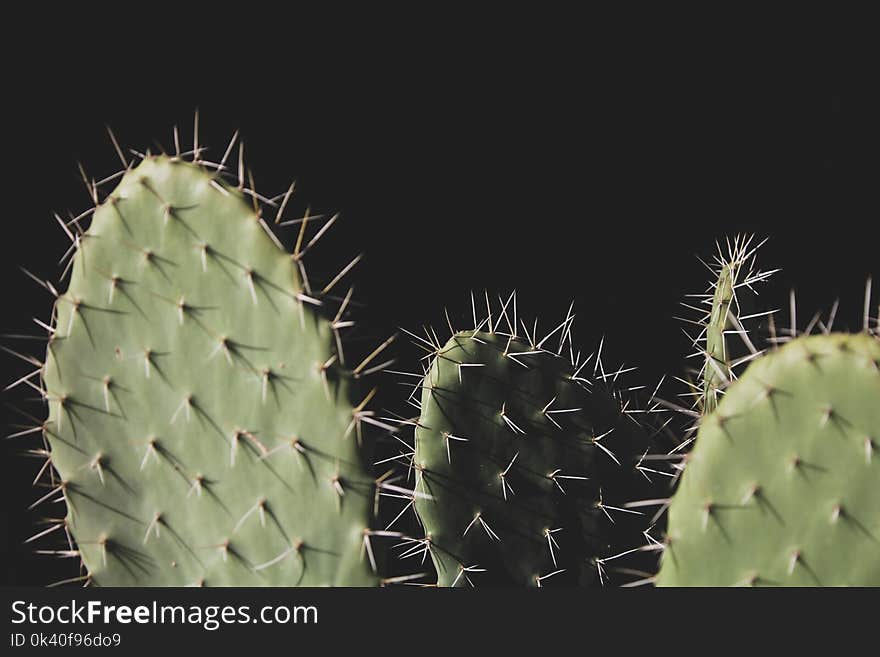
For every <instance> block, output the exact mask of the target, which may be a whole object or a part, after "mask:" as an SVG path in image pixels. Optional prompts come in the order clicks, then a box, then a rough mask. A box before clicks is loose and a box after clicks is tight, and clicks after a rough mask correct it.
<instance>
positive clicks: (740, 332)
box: [684, 236, 775, 415]
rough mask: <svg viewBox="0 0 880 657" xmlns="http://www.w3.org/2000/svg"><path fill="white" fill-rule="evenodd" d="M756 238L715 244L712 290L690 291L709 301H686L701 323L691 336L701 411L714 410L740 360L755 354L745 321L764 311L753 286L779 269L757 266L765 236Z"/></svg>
mask: <svg viewBox="0 0 880 657" xmlns="http://www.w3.org/2000/svg"><path fill="white" fill-rule="evenodd" d="M753 241H754V236H745V237H744V236H737V237H735V238H734V240H733V242H731V241H730V240H727V241H726V242H725V244H726V250H724V249H722V247H721V245H720V244H719V245H717V253H716V255H715V258H714V260H713V263H712V265H713V266H712V267H710V269H712V272H713V279H712V281H711V283H710V285H709V290H708V292H707V293H705V294H700V295H692V296H696V297H698V298H699V299H700V300H701V301H702V302H703V304H704V305H706V306H708V307H707V308H697V307H694V306H691V305H689V304H684V305H685V306H686V307H688V308H691V309H693V310H695V311H698V313H699V316H698V318H697V320H696V321H694V320H685V321H687V322H688V323H689V324H696V325H697V326H699V327H700V329H701V331H700V333H699V334H698V335H697V336H696V338H695V339H694V340H693V342H694V346H695V347H697V353H696V354H694V355H695V356H699V357H700V358H701V359H702V366H701V368H700V370H699V373H698V378H699V382H700V383H699V386H697V388H696V390H695V392H696V393H697V394H696V395H695V398H696V406H697V407H698V409H699V411H700V413H701V414H702V415H707V414H709V413H711V412H712V411H713V410H715V408H716V407H717V406H718V401H719V398H720V397H721V395H722V394H723V392H724V389H725V388H726V387H727V386H728V385H730V383H731V381H734V380H735V379H736V377H737V374H738V373H739V371H740V369H741V368H742V366H744V365H745V364H747V363H748V362H749V361H750V360H751V359H752V358H753V357H754V356H755V355H757V349H756V348H755V346H754V344H753V342H752V339H751V338H750V337H749V331H748V329H747V326H746V324H748V323H749V322H748V320H749V319H750V318H753V317H754V318H760V317H764V316H765V314H764V313H760V312H755V311H754V309H753V307H754V305H755V287H756V285H757V284H759V283H762V282H764V281H766V280H767V279H768V278H769V277H770V276H771V275H772V274H774V273H775V270H774V271H767V272H764V271H760V270H758V269H756V268H755V262H756V254H757V252H758V250H759V249H760V248H761V246H763V245H764V243H765V242H766V241H767V240H766V239H765V240H763V241H762V242H759V243H758V244H757V245H754V244H753ZM707 266H709V265H707Z"/></svg>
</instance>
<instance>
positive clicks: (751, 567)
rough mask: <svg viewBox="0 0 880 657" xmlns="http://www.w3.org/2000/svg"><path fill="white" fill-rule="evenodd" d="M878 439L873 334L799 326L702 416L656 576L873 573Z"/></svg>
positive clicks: (862, 581) (795, 580)
mask: <svg viewBox="0 0 880 657" xmlns="http://www.w3.org/2000/svg"><path fill="white" fill-rule="evenodd" d="M866 303H867V302H866ZM866 308H867V306H866ZM866 318H867V313H866ZM866 324H867V319H866ZM878 449H880V341H878V339H877V338H875V337H873V336H872V335H870V334H869V333H868V332H865V333H862V334H858V335H849V334H830V335H816V336H803V337H799V338H797V339H795V340H793V341H791V342H789V343H788V344H786V345H785V346H783V347H782V348H780V349H779V350H778V351H775V352H773V353H771V354H769V355H766V356H763V357H762V358H760V359H758V360H756V361H755V362H754V363H753V364H751V365H750V366H749V367H748V369H747V370H746V372H745V374H744V375H743V376H742V377H741V378H740V379H739V380H738V381H737V382H735V383H734V384H733V385H732V386H730V388H729V389H728V390H727V392H726V394H725V396H724V398H723V400H722V401H721V403H720V404H719V406H718V408H717V409H716V410H715V412H714V413H713V414H712V415H710V416H709V417H708V418H707V419H705V420H704V422H703V425H702V427H701V429H700V433H699V438H698V439H697V443H696V447H695V448H694V450H693V451H692V452H691V454H690V455H689V458H688V465H687V468H686V470H685V472H684V475H683V477H682V480H681V483H680V487H679V489H678V491H677V492H676V494H675V496H674V498H673V500H672V504H671V506H670V509H669V531H668V542H667V546H666V550H665V552H664V555H663V561H662V567H661V570H660V573H659V576H658V578H657V583H658V584H659V585H665V586H694V585H696V586H733V585H782V586H820V585H821V586H840V585H861V586H877V585H880V454H878Z"/></svg>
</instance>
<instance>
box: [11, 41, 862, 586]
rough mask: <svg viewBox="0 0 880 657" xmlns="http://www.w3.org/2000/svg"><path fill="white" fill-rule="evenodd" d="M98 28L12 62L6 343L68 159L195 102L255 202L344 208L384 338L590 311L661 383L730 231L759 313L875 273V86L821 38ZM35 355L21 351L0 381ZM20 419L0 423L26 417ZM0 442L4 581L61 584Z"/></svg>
mask: <svg viewBox="0 0 880 657" xmlns="http://www.w3.org/2000/svg"><path fill="white" fill-rule="evenodd" d="M235 27H236V26H230V29H234V28H235ZM303 31H307V30H299V32H303ZM505 34H506V33H505ZM89 36H90V35H88V34H79V33H77V34H72V35H70V36H68V37H67V39H66V40H65V41H64V42H63V44H60V45H51V44H50V43H49V41H51V40H47V42H46V43H42V44H40V46H39V47H40V49H41V58H40V59H34V60H31V61H29V63H28V67H27V68H21V67H20V66H18V65H17V63H18V62H19V60H20V58H21V56H22V54H23V53H22V52H20V51H17V50H15V51H14V50H12V49H11V48H9V49H8V51H7V52H6V53H5V59H6V61H7V64H8V68H7V71H6V75H7V79H6V81H5V84H6V85H7V91H8V92H9V93H7V95H6V99H5V101H4V108H3V111H4V113H5V114H6V117H5V119H4V131H3V134H4V136H3V151H4V160H5V169H6V170H5V172H4V176H3V181H4V187H5V194H4V210H5V212H4V216H3V219H2V222H3V231H2V240H0V248H2V257H0V280H2V281H3V285H2V308H3V312H2V314H0V324H2V326H0V331H2V332H21V331H28V332H32V329H33V328H34V327H33V325H32V324H31V320H30V318H31V317H32V316H36V317H40V318H42V319H46V318H47V316H48V313H49V310H50V305H51V298H50V297H49V296H48V295H47V294H45V293H43V292H42V291H41V290H40V289H39V288H37V287H36V286H35V285H33V284H31V283H30V282H29V281H28V280H27V279H26V278H25V277H24V275H22V274H21V273H20V272H19V270H18V266H19V265H20V264H21V265H26V266H27V267H28V268H29V269H31V270H33V271H34V272H36V273H39V274H40V275H42V276H52V275H54V274H55V273H57V271H58V269H57V267H56V264H55V263H56V262H57V260H58V258H59V257H60V255H61V253H62V252H63V251H64V249H65V248H66V244H65V241H66V240H65V237H64V235H63V234H62V233H61V231H60V230H59V229H58V228H57V226H56V225H55V224H54V223H53V222H52V221H51V212H52V211H53V210H59V211H66V210H68V209H70V210H73V211H78V210H80V209H84V208H85V207H87V206H88V197H87V195H86V192H85V189H84V187H83V186H82V184H81V183H80V181H79V177H78V173H77V169H76V162H77V161H78V160H79V161H82V162H83V164H84V165H85V166H86V168H87V169H88V170H89V171H90V172H93V175H95V176H98V177H100V176H101V175H106V174H107V173H111V172H112V171H113V170H114V167H115V166H116V163H117V161H116V157H115V155H114V153H113V150H112V147H111V145H110V142H109V140H108V139H107V137H106V134H105V132H104V124H105V123H108V124H110V125H112V126H113V128H114V130H115V131H116V133H117V135H118V136H119V138H120V140H121V141H123V142H124V143H125V144H127V145H129V146H131V147H134V148H138V149H143V148H146V147H149V146H150V145H151V143H152V142H151V140H152V138H158V139H160V140H161V141H162V142H163V143H164V144H166V146H168V145H169V144H170V136H171V127H172V125H173V124H175V123H178V124H180V125H181V131H182V135H183V136H184V139H185V140H187V141H188V140H189V139H191V134H192V127H191V123H192V116H193V111H194V109H195V108H196V107H198V108H199V109H200V111H201V117H202V141H203V142H206V143H208V144H210V145H211V146H212V147H213V148H214V150H213V151H212V152H213V153H214V155H215V156H216V157H219V154H218V151H221V152H222V149H223V148H224V147H225V144H226V142H227V140H228V138H229V136H230V134H231V133H232V131H233V130H235V129H240V130H241V132H242V134H243V137H244V139H245V141H246V143H247V153H248V159H249V163H250V165H251V166H252V167H253V170H254V173H255V175H256V182H257V188H258V189H259V190H261V191H263V192H265V193H276V192H280V191H283V190H284V189H285V188H286V186H287V184H288V182H289V180H290V179H291V178H294V177H295V178H296V179H297V181H298V189H299V196H298V198H299V199H303V200H307V201H308V203H309V204H310V205H311V206H312V209H313V210H314V211H326V210H339V211H341V212H342V213H343V219H344V221H343V222H341V223H340V224H339V225H338V227H337V228H336V229H334V232H335V235H334V237H333V238H331V239H330V240H329V241H328V243H327V245H325V246H324V247H322V252H321V254H320V255H319V260H320V259H321V258H326V259H327V260H325V262H330V261H333V262H338V263H339V264H341V263H342V259H343V258H344V257H346V256H348V257H350V256H351V255H353V254H355V253H357V252H359V251H364V252H366V258H365V259H364V261H363V263H362V264H361V265H360V267H359V272H358V274H357V277H356V279H355V280H356V281H357V291H358V294H359V298H360V300H361V301H363V302H364V303H365V304H366V305H365V306H364V308H363V309H362V310H361V311H360V312H359V315H360V317H361V318H362V320H363V322H364V324H365V326H368V327H369V331H370V332H372V333H373V334H375V335H376V336H381V335H384V334H386V333H387V332H389V331H392V330H393V329H394V328H395V327H397V326H404V327H417V326H419V325H420V324H421V323H423V322H426V321H431V322H433V323H435V325H436V324H442V321H443V320H442V306H443V305H447V306H449V307H450V309H451V311H453V313H457V312H460V311H465V310H466V309H467V308H468V304H467V292H468V291H469V290H471V289H479V290H481V289H483V288H484V287H486V288H489V289H490V290H496V291H498V292H505V293H506V292H507V291H508V290H510V289H513V288H516V289H518V290H519V291H520V294H521V297H520V310H521V312H533V313H535V314H539V315H540V316H541V317H542V318H547V319H546V320H545V322H544V325H545V326H546V325H547V322H549V321H551V320H552V319H554V318H556V317H557V316H559V315H561V314H562V313H564V311H565V308H567V306H568V302H569V301H570V300H571V299H572V298H573V299H575V301H576V308H577V311H578V327H577V331H576V336H577V339H578V340H579V341H580V342H582V343H585V344H586V343H589V342H591V341H595V340H597V339H598V338H599V337H600V336H601V335H603V334H605V335H607V336H608V341H607V343H606V344H607V350H608V351H607V352H606V353H607V354H608V355H609V358H611V360H613V361H626V362H627V363H633V364H638V365H639V366H640V367H641V368H642V370H641V374H640V376H643V377H644V378H645V379H646V380H647V379H650V380H652V381H654V380H656V378H657V377H659V376H660V375H661V374H662V373H664V372H669V373H672V374H679V373H681V371H682V368H683V356H684V354H686V353H687V352H688V347H689V345H688V342H687V340H686V338H685V337H684V336H683V335H682V333H681V325H680V323H678V322H676V321H675V320H674V319H673V315H675V314H678V309H677V304H678V302H679V301H680V300H681V299H682V297H683V295H684V294H685V293H687V292H695V291H700V290H701V289H702V288H703V287H705V284H706V281H707V279H706V272H705V271H704V270H703V268H702V265H700V264H699V263H698V262H697V260H696V259H695V257H694V256H695V255H697V254H702V255H709V254H710V252H711V250H712V246H713V242H714V240H716V239H719V238H723V237H724V236H726V235H732V234H735V233H737V232H739V231H753V232H757V233H758V234H759V235H760V236H769V237H770V238H771V239H770V241H769V243H768V244H767V246H766V247H765V249H764V253H763V262H764V264H765V266H766V267H768V268H769V267H777V266H778V267H783V268H784V271H783V272H782V273H781V274H780V275H778V276H777V277H776V280H775V282H774V283H773V285H771V286H770V287H769V288H768V289H767V291H766V292H765V293H764V295H765V298H766V299H767V302H766V303H767V304H768V305H779V304H783V303H785V302H786V301H787V297H786V294H787V290H788V289H789V288H790V287H796V288H797V290H798V296H799V299H800V304H801V307H802V308H804V312H807V311H810V312H811V311H812V310H813V309H817V308H819V307H827V306H828V305H830V303H831V302H832V301H833V300H834V299H835V298H836V297H838V296H840V297H841V298H842V301H843V306H842V308H843V311H842V315H843V316H844V318H845V319H846V320H847V321H848V322H849V323H850V324H852V323H853V322H857V321H858V319H859V317H860V316H861V298H862V297H861V295H862V291H863V288H864V281H865V278H866V277H867V276H868V275H869V274H871V273H873V274H874V276H875V279H876V278H880V276H878V275H880V266H878V258H877V243H878V240H877V237H878V221H877V217H878V213H877V210H878V207H877V206H878V203H877V187H876V180H877V153H878V145H880V144H878V122H877V117H878V115H880V114H878V109H880V107H878V102H877V97H876V94H875V93H874V92H873V91H872V90H871V87H875V86H876V84H875V81H876V76H875V75H873V74H872V73H873V72H872V71H871V70H870V67H869V66H868V65H867V64H858V63H854V62H852V61H850V62H845V63H842V62H839V61H837V60H836V59H832V58H829V57H828V56H827V53H825V51H824V50H821V49H820V48H818V47H816V48H815V49H811V48H809V47H808V48H807V49H806V50H800V49H790V48H787V47H785V46H780V47H779V48H777V49H771V50H770V51H768V52H766V53H765V52H763V51H762V52H761V54H760V55H758V54H756V53H754V52H753V50H752V48H751V45H749V44H746V43H744V42H741V41H739V40H734V41H731V42H730V43H726V44H724V46H722V47H719V48H717V49H714V48H706V46H707V45H709V44H707V43H703V44H701V45H700V46H699V47H697V46H695V47H692V48H691V47H687V46H683V45H682V44H680V43H677V42H676V43H673V42H672V41H668V42H667V41H664V40H662V39H659V40H657V41H656V42H642V41H640V40H639V39H633V40H632V41H624V42H614V43H612V44H607V47H606V45H605V44H603V45H602V46H601V47H599V46H597V45H596V44H595V43H594V42H592V41H587V39H586V37H579V36H575V35H568V34H566V35H557V34H555V33H553V32H549V33H547V34H541V35H538V36H537V37H536V38H526V37H524V36H523V35H522V34H520V35H519V36H517V37H516V38H507V37H506V36H503V35H502V34H501V32H493V31H492V30H489V31H488V32H487V33H475V34H464V33H462V34H458V33H444V34H442V35H434V36H431V37H427V36H424V35H410V36H401V35H399V34H394V35H384V36H381V37H379V36H376V37H375V38H364V39H363V40H362V41H357V42H355V43H351V42H347V41H346V40H345V39H342V38H340V39H335V38H329V37H328V39H327V40H326V41H320V42H315V43H313V42H311V41H309V42H303V41H302V40H301V38H300V37H301V35H293V36H291V37H289V38H288V40H285V41H283V42H281V43H280V44H279V43H275V44H274V45H275V46H276V48H275V49H273V51H272V58H271V59H270V58H269V57H261V52H260V49H261V48H262V47H263V45H265V44H264V43H263V44H261V43H260V42H254V43H250V42H249V43H247V44H242V43H236V44H233V45H231V46H229V47H228V48H227V47H225V46H224V47H223V48H220V47H218V48H217V49H216V50H214V49H212V46H211V45H210V43H209V42H208V41H205V42H204V44H202V43H201V42H200V41H199V39H198V36H197V34H195V33H194V34H193V35H190V37H188V39H189V41H188V42H187V38H183V36H181V35H176V36H175V39H176V40H177V41H176V43H177V45H176V46H172V45H171V44H172V43H173V42H172V41H170V40H169V39H168V38H166V37H163V33H162V32H161V31H158V32H157V33H156V34H155V35H153V36H152V37H151V38H150V39H148V40H145V41H142V42H138V41H134V42H131V43H128V44H127V45H122V44H121V43H117V42H116V41H114V40H112V39H110V40H107V42H106V43H105V42H103V40H92V43H91V45H88V44H87V43H86V42H88V41H89V38H88V37H89ZM105 36H106V35H105ZM267 38H268V37H267ZM181 41H183V42H184V44H183V45H181V43H180V42H181ZM708 41H709V42H711V41H712V39H708ZM820 41H821V40H820ZM52 43H54V42H52ZM84 44H85V45H84ZM81 46H82V47H81ZM187 50H190V51H192V50H195V51H196V53H197V55H196V56H182V55H181V52H185V51H187ZM820 50H821V52H820ZM746 53H748V54H746ZM42 55H45V58H43V57H42ZM300 203H301V206H300V207H301V208H302V207H304V201H300ZM877 282H878V285H880V280H878V281H877ZM406 357H407V356H406V355H404V358H406ZM19 365H20V364H19V363H16V362H15V361H14V360H12V359H9V358H5V357H4V359H3V360H2V373H3V379H4V380H12V379H14V378H17V376H20V375H21V374H22V373H24V371H25V370H24V369H23V368H22V367H20V366H19ZM16 400H17V399H16V396H15V395H12V394H9V393H4V402H7V403H14V402H16ZM3 412H4V427H8V426H9V425H10V423H12V422H15V421H17V420H15V418H14V416H13V415H11V411H9V410H8V409H7V408H6V407H5V406H4V410H3ZM7 432H8V431H7ZM2 447H3V450H4V451H3V457H2V461H3V476H2V485H3V487H4V490H3V495H2V498H0V499H2V502H0V506H2V512H0V513H2V515H0V523H2V532H0V536H2V545H0V551H4V552H7V553H8V554H0V564H2V570H3V572H2V576H0V578H2V581H5V582H14V583H20V584H29V583H45V582H47V581H51V580H52V579H57V578H58V577H56V575H57V574H59V573H66V572H68V571H67V570H66V569H64V568H63V567H62V566H60V565H59V564H57V563H53V562H52V561H51V560H48V559H47V558H45V557H35V556H33V555H32V554H31V553H30V551H29V550H28V549H27V548H26V547H22V546H21V541H22V540H23V539H24V538H25V537H26V536H27V535H28V532H29V531H31V528H32V527H33V521H34V520H35V517H36V516H34V515H33V514H31V513H27V512H26V511H25V508H26V506H27V505H28V504H29V503H30V501H32V500H33V499H35V498H36V497H37V494H36V493H35V492H34V491H33V490H32V489H31V488H30V486H29V482H30V479H31V478H32V477H33V474H34V472H35V469H36V464H37V462H36V461H32V460H28V459H23V458H20V457H18V456H16V455H15V454H14V452H13V448H14V447H16V445H14V444H13V443H12V442H10V441H5V442H3V443H2Z"/></svg>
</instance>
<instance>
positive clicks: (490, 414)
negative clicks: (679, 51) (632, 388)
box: [403, 295, 652, 586]
mask: <svg viewBox="0 0 880 657" xmlns="http://www.w3.org/2000/svg"><path fill="white" fill-rule="evenodd" d="M499 301H501V299H499ZM486 306H487V311H488V315H487V317H486V318H485V319H484V320H483V321H481V322H478V321H477V317H476V310H475V309H474V313H473V314H474V317H473V320H474V328H471V329H468V330H459V331H455V330H453V329H452V326H451V324H450V332H451V333H452V337H451V338H449V340H448V341H447V342H446V344H445V345H443V344H441V343H440V341H439V339H438V338H437V337H436V333H434V332H433V331H432V332H430V333H427V332H426V335H428V336H429V337H428V339H427V340H425V339H423V338H417V339H418V340H420V344H421V345H422V346H423V347H424V348H425V349H426V350H427V351H429V354H430V356H431V362H430V366H429V368H428V371H427V373H426V374H425V375H424V378H423V380H422V381H420V382H419V384H418V386H417V387H416V391H415V392H416V393H419V392H420V402H416V403H417V404H418V405H419V406H420V409H421V414H420V417H419V419H418V422H417V425H416V428H415V448H414V454H413V455H412V459H413V470H414V472H415V481H416V485H415V489H416V491H417V492H419V493H421V495H420V496H417V497H415V498H414V500H413V501H414V505H415V508H416V511H417V514H418V517H419V519H420V520H421V522H422V524H423V527H424V535H423V537H422V538H420V539H418V540H417V539H411V540H410V541H408V543H407V546H408V549H407V550H406V551H405V552H404V554H403V556H404V557H421V559H422V560H423V561H424V560H425V558H426V556H427V555H428V554H430V556H431V558H432V560H433V564H434V567H435V569H436V571H437V583H438V585H440V586H465V585H468V584H471V585H474V584H481V585H496V586H497V585H520V586H543V585H545V584H554V585H559V584H563V585H564V584H568V585H572V584H574V585H591V584H594V583H605V582H606V581H607V579H608V575H609V571H611V570H613V569H616V568H615V567H616V566H617V565H618V562H616V561H614V562H612V563H608V562H609V561H611V560H612V559H614V558H615V557H616V556H619V554H615V553H628V552H639V551H640V549H641V548H639V547H634V546H639V545H642V544H643V543H644V541H645V536H644V535H643V532H645V530H646V528H647V523H646V522H645V517H644V516H643V515H642V512H641V511H639V510H635V509H630V508H626V507H625V506H624V501H626V500H628V499H630V497H628V496H629V495H633V494H637V493H636V491H639V490H650V487H651V485H650V481H651V479H650V476H652V475H649V472H650V470H649V469H648V468H647V467H646V465H645V464H644V462H643V457H644V455H645V453H646V452H647V449H648V445H649V442H648V437H647V435H646V434H645V433H644V432H643V431H642V429H641V428H640V426H639V425H638V424H637V423H636V422H634V421H633V418H634V417H635V415H634V414H631V413H630V411H634V410H635V409H634V408H632V407H628V406H627V405H626V402H625V401H624V400H623V399H622V395H621V393H619V392H618V391H617V390H616V388H615V382H616V381H618V379H619V376H620V374H621V373H622V372H623V371H624V370H623V369H621V370H619V371H616V372H615V371H611V372H606V371H605V369H604V367H603V365H602V361H601V346H600V348H599V350H598V351H597V352H596V353H594V354H593V355H591V356H589V357H587V358H582V357H581V355H580V354H577V353H574V350H573V349H572V347H571V330H572V322H573V319H574V318H573V316H572V315H571V311H569V314H568V316H567V317H566V318H565V320H564V321H563V322H562V323H561V324H559V325H558V326H556V328H555V329H554V330H552V331H551V332H550V333H549V334H548V335H547V336H546V337H544V338H543V339H540V338H539V337H538V333H537V323H535V324H534V325H533V328H532V330H531V331H529V329H528V328H527V327H526V325H525V324H521V326H522V332H520V330H519V328H518V317H517V310H516V299H515V296H514V295H511V297H508V299H507V301H506V302H505V303H502V304H501V310H500V311H496V312H495V314H494V315H493V311H492V309H491V307H490V304H489V300H488V296H487V297H486ZM472 307H474V304H473V297H472ZM411 335H414V334H411ZM554 348H555V349H554ZM418 396H419V395H414V397H418ZM622 563H624V562H621V565H622Z"/></svg>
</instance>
